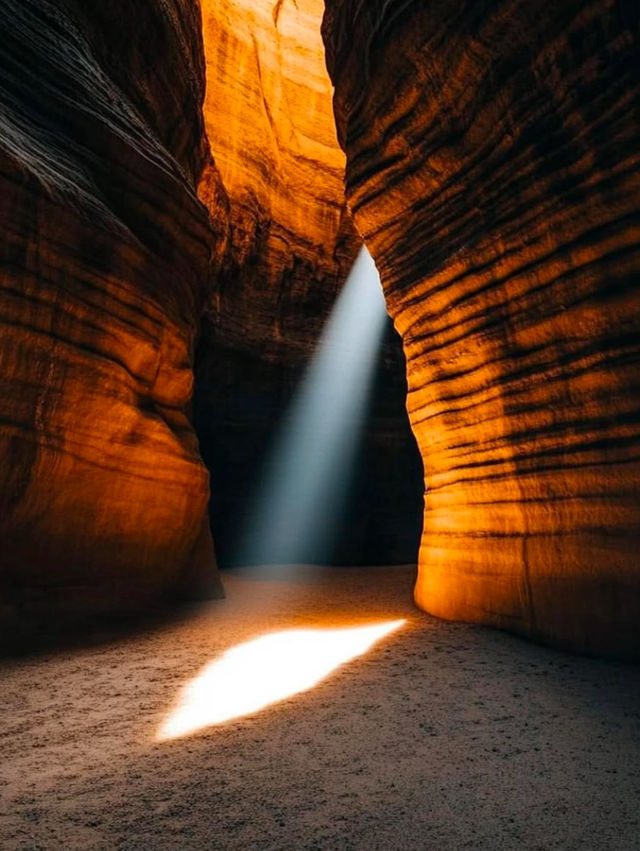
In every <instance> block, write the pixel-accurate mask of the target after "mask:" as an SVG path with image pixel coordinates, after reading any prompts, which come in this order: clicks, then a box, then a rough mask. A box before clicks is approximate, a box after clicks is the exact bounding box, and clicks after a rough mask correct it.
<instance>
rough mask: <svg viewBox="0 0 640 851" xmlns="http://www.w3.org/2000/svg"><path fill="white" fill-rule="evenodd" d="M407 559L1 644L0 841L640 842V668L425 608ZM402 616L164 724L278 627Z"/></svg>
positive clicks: (241, 578) (561, 845) (181, 844)
mask: <svg viewBox="0 0 640 851" xmlns="http://www.w3.org/2000/svg"><path fill="white" fill-rule="evenodd" d="M412 581H413V570H412V569H410V568H405V567H400V568H397V567H396V568H373V569H370V570H365V569H361V568H360V569H356V568H350V569H348V568H327V569H318V568H316V569H302V570H300V572H299V574H298V576H297V577H296V578H295V579H291V578H287V577H286V576H285V575H283V574H281V575H274V576H273V577H272V578H269V579H267V578H264V577H263V578H257V577H256V576H255V575H254V576H252V575H251V574H248V573H244V574H242V573H235V574H233V575H229V574H228V575H227V576H226V577H225V586H226V590H227V599H226V600H221V601H216V602H215V603H212V604H211V605H209V606H207V607H205V608H203V609H198V610H193V611H191V612H188V613H185V614H184V615H183V616H182V617H181V619H180V620H177V621H173V622H171V623H165V624H164V625H162V626H156V627H154V628H150V627H149V628H146V629H145V630H143V631H140V632H138V633H137V634H134V635H131V634H130V635H127V636H120V637H118V638H114V637H112V638H110V639H108V640H107V639H104V640H103V641H101V642H94V643H93V644H92V645H91V646H88V647H87V646H85V647H81V648H79V647H74V648H71V649H69V648H67V649H65V650H57V651H55V652H54V651H51V652H47V653H46V654H42V653H40V654H38V655H34V656H32V657H30V658H22V659H10V660H5V661H3V662H1V663H0V677H1V695H0V701H1V707H2V708H1V715H0V848H1V849H2V851H13V849H25V851H26V849H30V851H35V849H47V851H49V849H52V850H53V849H64V851H76V849H77V851H97V849H122V851H125V849H126V851H134V849H136V851H138V850H139V851H153V849H174V850H175V851H189V849H206V850H207V851H209V849H239V850H240V849H242V851H253V849H256V850H257V849H260V851H263V850H264V851H267V849H362V851H374V849H381V851H382V850H383V849H384V851H393V849H437V851H448V849H467V848H468V849H487V851H499V849H541V851H542V849H544V851H546V849H580V851H608V849H616V851H618V850H619V851H633V849H640V668H638V667H634V666H631V665H625V664H622V663H613V662H606V661H597V660H591V659H586V658H579V657H574V656H570V655H567V654H564V653H560V652H556V651H553V650H550V649H547V648H543V647H537V646H535V645H532V644H529V643H527V642H525V641H523V640H520V639H518V638H516V637H513V636H509V635H506V634H502V633H499V632H494V631H491V630H484V629H481V628H477V627H472V626H467V625H460V624H450V623H445V622H441V621H438V620H436V619H434V618H431V617H429V616H427V615H425V614H423V613H421V612H418V611H417V610H415V609H414V608H413V606H412V602H411V585H412ZM397 618H406V619H407V623H406V625H405V626H404V627H401V628H400V629H398V630H397V631H395V632H393V633H392V634H390V635H388V636H387V637H385V638H382V639H381V640H380V641H378V642H377V643H376V644H375V645H374V646H373V647H372V648H371V649H370V650H369V651H367V652H366V653H365V655H363V656H360V657H359V658H356V659H355V660H353V661H351V662H349V663H347V664H345V665H344V666H343V667H341V668H339V669H338V670H337V671H335V672H334V673H332V674H330V675H329V676H328V677H327V678H326V679H325V680H323V681H322V682H321V683H320V684H319V685H317V686H316V687H315V688H313V689H311V690H309V691H306V692H304V693H302V694H298V695H296V696H293V697H289V698H286V699H284V700H282V701H281V702H279V703H276V704H275V705H272V706H271V707H269V708H267V709H264V710H262V711H261V712H259V713H257V714H254V715H251V716H247V717H243V718H240V719H238V720H235V721H230V722H227V723H226V724H224V725H222V726H213V727H208V728H206V729H203V730H201V731H200V732H198V733H195V734H193V735H191V736H188V737H186V738H181V739H175V740H172V741H163V742H159V741H156V734H157V731H158V729H159V728H160V726H161V724H162V723H163V722H164V721H165V720H166V718H167V716H168V714H169V711H170V709H171V707H172V706H173V705H174V703H175V701H176V699H177V697H178V694H179V693H180V690H181V688H182V687H183V685H184V684H185V683H187V682H188V681H190V680H191V679H192V678H193V677H195V676H196V675H197V674H198V672H199V671H201V670H202V668H203V667H204V666H205V665H206V664H207V663H209V662H211V660H213V659H215V658H216V657H219V656H220V655H221V654H223V653H224V652H225V651H226V650H228V649H229V648H231V647H233V646H234V645H237V644H240V643H242V642H246V641H248V640H250V639H253V638H255V637H257V636H259V635H261V634H264V633H267V632H273V631H278V630H284V629H295V628H304V627H310V628H323V627H330V626H345V625H351V624H360V625H362V624H367V623H375V622H379V621H382V620H394V619H397Z"/></svg>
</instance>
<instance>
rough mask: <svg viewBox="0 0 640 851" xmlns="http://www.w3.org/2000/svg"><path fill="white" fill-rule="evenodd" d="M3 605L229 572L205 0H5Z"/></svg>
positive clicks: (0, 6) (90, 606)
mask: <svg viewBox="0 0 640 851" xmlns="http://www.w3.org/2000/svg"><path fill="white" fill-rule="evenodd" d="M0 12H1V16H2V20H3V22H4V23H3V36H2V39H1V40H0V67H1V68H2V77H1V85H0V127H1V133H0V222H1V231H2V240H1V242H0V263H1V269H2V272H1V277H0V325H1V333H0V388H1V390H0V456H1V458H2V463H1V464H0V614H1V615H2V624H3V629H5V630H7V631H11V630H12V629H13V628H14V626H15V625H16V624H24V623H25V622H28V621H29V620H30V619H33V618H36V619H37V618H38V617H39V616H40V615H43V617H45V619H46V618H48V617H49V615H50V614H51V613H57V614H58V615H60V617H61V618H63V619H64V618H65V617H67V616H68V617H71V618H74V617H78V616H82V617H86V618H87V619H90V618H91V617H93V615H94V614H95V613H97V612H100V611H105V610H108V611H111V612H112V611H126V610H131V609H136V608H140V607H143V606H146V605H149V604H150V603H151V602H153V601H154V600H157V599H159V598H161V597H165V596H171V597H175V596H177V595H194V594H195V595H201V594H210V593H216V592H217V591H218V590H219V586H218V579H217V574H216V568H215V560H214V556H213V550H212V545H211V538H210V533H209V527H208V520H207V517H206V507H207V499H208V492H209V489H208V474H207V471H206V469H205V468H204V466H203V464H202V462H201V460H200V457H199V454H198V446H197V441H196V438H195V435H194V432H193V430H192V428H191V425H190V423H189V419H188V416H187V410H188V405H189V400H190V397H191V393H192V385H193V375H192V357H193V349H194V338H195V335H196V331H197V328H198V322H199V315H200V313H201V309H202V305H203V301H204V298H205V295H206V288H207V286H208V277H209V267H210V260H211V251H212V245H214V241H213V240H212V232H211V229H210V225H209V221H208V217H207V213H206V210H205V209H204V207H203V206H202V205H201V204H200V202H199V201H198V199H197V197H196V193H195V187H196V183H197V181H198V179H199V176H200V172H201V170H202V167H203V165H204V162H205V159H206V157H207V155H208V148H207V143H206V137H205V133H204V127H203V123H202V117H201V101H202V98H203V90H204V65H203V56H202V45H201V40H200V35H199V32H200V31H199V9H198V6H197V4H196V3H195V2H194V0H165V2H162V3H159V2H158V3H146V4H142V5H141V6H139V5H137V4H133V5H132V4H130V3H125V2H113V3H109V4H103V3H97V2H89V3H87V2H84V0H83V2H79V0H78V2H73V0H65V1H64V2H58V0H56V2H49V0H1V2H0Z"/></svg>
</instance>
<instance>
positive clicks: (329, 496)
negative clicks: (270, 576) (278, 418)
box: [236, 248, 386, 564]
mask: <svg viewBox="0 0 640 851" xmlns="http://www.w3.org/2000/svg"><path fill="white" fill-rule="evenodd" d="M385 318H386V310H385V301H384V296H383V293H382V288H381V285H380V278H379V275H378V272H377V269H376V267H375V264H374V262H373V260H372V258H371V256H370V255H369V253H368V252H367V251H366V249H365V248H362V250H361V251H360V254H359V255H358V257H357V259H356V262H355V263H354V265H353V268H352V270H351V272H350V274H349V276H348V278H347V281H346V283H345V285H344V287H343V289H342V292H341V293H340V295H339V297H338V299H337V300H336V303H335V306H334V308H333V311H332V313H331V316H330V317H329V321H328V322H327V325H326V326H325V329H324V331H323V333H322V336H321V338H320V341H319V344H318V347H317V350H316V354H315V355H314V358H313V360H312V362H311V365H310V366H309V368H308V370H307V372H306V374H305V377H304V379H303V381H302V384H301V387H300V389H299V391H298V393H297V395H296V397H295V399H294V401H293V404H292V406H291V409H290V411H289V412H288V415H287V416H286V417H285V421H284V424H283V426H282V429H281V432H280V434H279V436H278V439H277V441H276V444H275V447H274V449H273V452H272V453H271V454H270V456H269V458H268V461H267V464H266V470H265V474H264V479H263V484H262V487H261V489H260V491H259V493H258V498H257V500H256V502H255V504H254V508H253V511H252V513H251V514H250V519H249V523H248V527H247V528H246V530H245V532H244V535H243V539H242V542H241V546H240V550H239V554H238V558H237V559H236V561H238V562H240V563H242V564H263V563H274V562H279V563H281V564H295V563H296V562H301V561H305V560H308V556H309V554H311V555H312V557H313V558H314V559H315V560H322V559H323V558H326V557H327V556H328V555H329V554H330V552H331V548H332V545H333V540H334V536H335V531H336V528H337V525H338V523H339V521H340V518H341V514H342V509H343V505H344V500H345V495H346V492H347V490H348V487H349V484H350V479H351V473H352V469H353V465H354V461H355V456H356V452H357V449H358V441H359V437H360V435H361V432H362V426H363V420H364V417H365V414H366V409H367V402H368V399H369V395H370V390H371V384H372V379H373V375H374V370H375V366H376V360H377V354H378V351H379V349H380V345H381V342H382V337H383V332H384V326H385Z"/></svg>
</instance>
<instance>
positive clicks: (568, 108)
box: [323, 0, 640, 656]
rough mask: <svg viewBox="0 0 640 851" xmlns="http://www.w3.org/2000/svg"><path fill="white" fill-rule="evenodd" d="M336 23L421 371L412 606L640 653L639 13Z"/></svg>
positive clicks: (342, 0)
mask: <svg viewBox="0 0 640 851" xmlns="http://www.w3.org/2000/svg"><path fill="white" fill-rule="evenodd" d="M323 26H324V37H325V40H326V45H327V52H328V61H329V70H330V73H331V75H332V78H333V81H334V83H335V85H336V95H335V113H336V118H337V125H338V133H339V136H340V139H341V142H342V144H343V146H344V149H345V151H346V155H347V172H346V181H347V195H348V198H349V203H350V207H351V211H352V213H353V216H354V220H355V223H356V226H357V227H358V230H359V231H360V232H361V233H362V234H363V236H364V238H365V241H366V243H367V245H368V247H369V249H370V251H371V253H372V255H373V256H374V258H375V260H376V263H377V265H378V268H379V269H380V271H381V274H382V278H383V284H384V286H385V290H386V295H387V301H388V306H389V309H390V311H391V313H392V315H393V316H394V320H395V325H396V328H397V329H398V330H399V331H400V333H401V334H402V337H403V340H404V348H405V352H406V355H407V359H408V374H409V397H408V404H409V411H410V417H411V421H412V425H413V430H414V433H415V435H416V438H417V440H418V443H419V446H420V450H421V453H422V457H423V461H424V465H425V471H426V481H427V486H428V488H427V495H426V500H425V513H424V531H423V538H422V544H421V549H420V566H419V578H418V582H417V586H416V600H417V602H418V604H419V605H420V606H422V607H423V608H425V609H427V610H428V611H430V612H432V613H434V614H436V615H439V616H443V617H447V618H458V619H464V620H471V621H478V622H481V623H487V624H493V625H497V626H500V627H505V628H508V629H510V630H514V631H517V632H520V633H523V634H526V635H529V636H533V637H535V638H539V639H542V640H545V641H551V642H556V643H558V644H562V645H564V646H568V647H573V648H577V649H580V650H586V651H597V652H614V653H622V654H628V655H636V656H637V655H638V654H639V653H640V627H639V624H640V563H639V557H638V552H639V551H640V533H639V531H638V530H639V528H640V436H639V423H640V406H639V404H638V399H639V396H638V391H639V389H640V388H639V385H640V299H639V297H638V279H639V275H640V249H639V247H638V243H639V236H640V178H639V177H638V173H639V171H638V165H639V163H638V160H639V151H640V97H639V94H640V81H639V79H638V69H639V68H640V56H639V51H638V15H637V9H636V8H635V6H634V4H631V3H623V2H613V0H605V2H601V3H595V2H587V3H585V2H577V0H563V2H562V3H560V4H559V5H558V4H555V5H553V6H552V5H550V4H548V3H545V2H542V0H519V2H516V0H510V2H505V3H499V4H494V3H476V2H474V3H471V2H464V3H458V2H455V3H454V2H452V0H431V2H427V3H424V2H417V0H409V2H403V3H401V4H393V3H387V2H383V0H368V2H367V3H363V2H360V0H328V2H327V12H326V16H325V21H324V25H323Z"/></svg>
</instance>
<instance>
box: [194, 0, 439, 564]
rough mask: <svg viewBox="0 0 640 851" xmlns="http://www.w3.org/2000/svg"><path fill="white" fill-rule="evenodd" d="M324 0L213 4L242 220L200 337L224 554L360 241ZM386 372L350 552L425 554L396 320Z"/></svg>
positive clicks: (214, 56)
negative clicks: (327, 49) (325, 34)
mask: <svg viewBox="0 0 640 851" xmlns="http://www.w3.org/2000/svg"><path fill="white" fill-rule="evenodd" d="M323 10H324V4H323V2H322V0H298V2H294V0H279V2H273V0H215V2H213V0H204V2H203V4H202V13H203V33H204V44H205V53H206V66H207V91H206V100H205V121H206V126H207V131H208V135H209V139H210V142H211V149H212V152H213V155H214V158H215V163H216V166H217V168H218V169H219V173H220V178H221V180H222V184H223V186H224V190H225V192H226V196H227V198H228V206H227V209H228V212H229V227H228V230H227V231H226V233H225V234H224V237H225V239H226V240H227V243H226V245H227V250H226V255H225V261H224V264H223V268H222V270H221V271H220V270H217V271H216V274H215V276H214V279H213V280H212V287H211V297H210V299H209V304H208V310H207V319H206V322H205V324H204V326H203V334H202V338H201V341H200V345H199V353H198V358H197V367H196V375H197V378H196V397H195V418H196V426H197V431H198V434H199V436H200V438H201V444H202V452H203V455H204V457H205V460H206V461H207V463H208V465H209V467H210V469H211V471H212V474H213V477H214V487H213V488H212V502H211V518H212V524H213V528H214V537H215V538H216V544H217V546H218V551H219V554H220V557H221V559H222V561H223V563H224V562H228V560H229V559H231V560H232V559H233V551H234V548H235V542H236V539H237V536H238V535H241V534H242V529H243V523H244V520H245V515H246V512H247V511H248V508H249V505H250V503H251V500H252V496H253V494H254V492H255V490H256V488H257V487H258V483H259V479H260V475H261V470H262V465H263V463H264V460H265V454H266V453H267V452H268V449H269V445H270V443H271V441H272V440H273V437H274V433H275V432H276V431H277V428H278V424H279V422H280V421H281V418H282V416H283V413H284V411H285V410H286V409H287V406H288V404H289V403H290V401H291V399H292V395H293V394H294V392H295V388H296V386H297V384H298V382H299V381H300V379H301V376H302V374H303V371H304V369H305V366H306V364H307V363H308V361H309V358H310V357H311V355H312V352H313V349H314V347H315V344H316V341H317V339H318V337H319V335H320V333H321V330H322V327H323V325H324V323H325V321H326V320H327V318H328V316H329V313H330V311H331V308H332V306H333V302H334V300H335V297H336V294H337V292H338V291H339V289H340V287H341V286H342V284H343V282H344V280H345V277H346V275H347V273H348V271H349V269H350V267H351V265H352V263H353V261H354V259H355V256H356V253H357V251H358V250H359V246H360V240H359V238H358V237H356V235H355V232H354V229H353V226H352V223H351V220H350V217H349V215H348V213H347V210H346V203H345V198H344V154H343V153H342V151H341V149H340V147H339V145H338V143H337V140H336V133H335V122H334V118H333V111H332V103H331V98H332V88H331V83H330V81H329V78H328V75H327V71H326V65H325V56H324V46H323V43H322V38H321V33H320V24H321V19H322V13H323ZM216 187H217V184H216V183H215V182H214V183H213V190H212V184H211V180H210V172H209V170H206V171H205V174H204V177H203V179H202V181H201V184H200V190H199V191H200V197H201V198H202V200H203V201H204V202H205V203H206V204H207V205H208V206H209V209H210V210H212V212H213V214H214V218H219V217H218V216H217V215H216V211H217V210H218V209H219V207H220V205H221V204H224V199H223V200H222V201H221V199H220V195H219V192H218V190H217V188H216ZM377 387H378V393H377V395H376V400H375V401H374V402H373V408H372V412H371V415H370V417H369V418H368V420H367V423H368V428H367V433H366V435H365V438H364V444H363V448H362V454H361V463H360V465H359V467H358V471H357V472H356V476H355V481H354V483H353V494H352V496H353V498H352V499H351V501H350V506H351V507H350V509H349V512H350V518H349V519H348V521H347V526H346V529H345V530H344V533H343V534H340V535H339V539H340V547H339V551H338V552H336V553H335V559H336V560H338V561H367V560H372V559H374V560H376V561H385V560H393V561H413V560H414V559H415V557H416V552H417V546H418V538H419V514H420V508H419V504H420V493H421V490H422V485H421V482H420V472H419V460H418V457H417V453H416V449H415V445H414V443H413V439H412V437H411V435H410V432H409V428H408V424H407V421H406V413H405V403H404V396H405V387H406V385H405V368H404V363H403V359H402V355H401V353H400V351H399V344H398V342H397V338H394V336H393V335H391V334H390V335H389V337H388V341H387V345H386V347H385V351H384V354H383V355H382V356H381V366H380V369H379V381H378V384H377ZM398 505H401V506H402V507H403V508H402V510H400V511H398ZM321 510H322V508H321V507H319V511H321ZM309 557H312V554H309Z"/></svg>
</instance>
